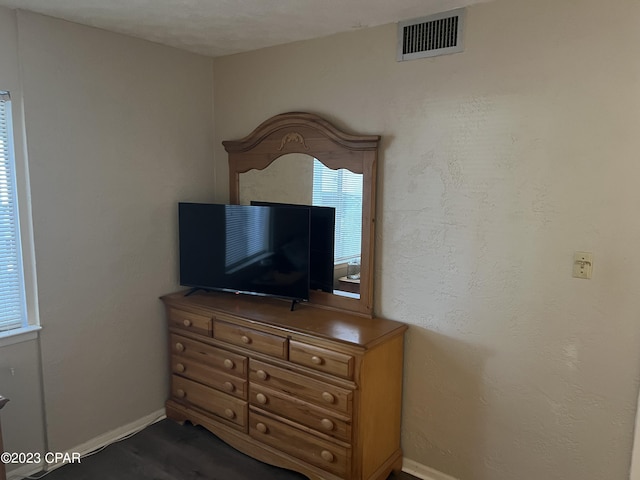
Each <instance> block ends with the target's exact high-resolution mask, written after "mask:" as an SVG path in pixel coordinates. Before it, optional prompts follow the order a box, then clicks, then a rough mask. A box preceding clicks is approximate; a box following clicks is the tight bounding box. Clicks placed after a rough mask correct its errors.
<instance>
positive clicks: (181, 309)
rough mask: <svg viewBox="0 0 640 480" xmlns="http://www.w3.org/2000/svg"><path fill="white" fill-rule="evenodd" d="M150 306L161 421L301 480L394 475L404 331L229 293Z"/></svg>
mask: <svg viewBox="0 0 640 480" xmlns="http://www.w3.org/2000/svg"><path fill="white" fill-rule="evenodd" d="M162 300H163V302H164V304H165V306H166V311H167V317H168V323H169V336H170V352H171V367H170V368H171V396H170V398H169V400H168V401H167V404H166V408H167V417H169V418H171V419H173V420H176V421H179V422H184V421H187V420H188V421H190V422H191V423H193V424H196V425H202V426H203V427H205V428H207V429H208V430H210V431H211V432H213V433H214V434H216V435H217V436H218V437H220V438H221V439H222V440H224V441H225V442H227V443H228V444H230V445H232V446H233V447H235V448H236V449H238V450H240V451H242V452H244V453H246V454H247V455H250V456H251V457H254V458H256V459H259V460H261V461H264V462H267V463H270V464H273V465H278V466H281V467H284V468H288V469H291V470H295V471H298V472H300V473H302V474H304V475H306V476H307V477H309V478H310V479H312V480H315V479H318V480H319V479H326V480H336V479H354V480H355V479H357V480H365V479H366V480H372V479H379V480H383V479H386V478H387V476H388V475H389V474H390V473H391V471H392V470H400V468H401V464H402V452H401V450H400V417H401V403H402V402H401V399H402V363H403V359H402V355H403V333H404V331H405V330H406V328H407V327H406V326H405V325H404V324H402V323H399V322H394V321H391V320H384V319H380V318H366V317H360V316H357V315H353V314H350V313H344V312H339V311H333V310H328V309H321V308H317V307H313V306H311V305H307V304H301V305H298V306H296V309H295V310H294V311H290V308H289V307H290V303H289V302H285V301H282V300H278V299H273V298H265V297H252V296H246V295H233V294H229V293H217V292H212V293H196V294H193V295H191V296H189V297H185V296H184V292H177V293H173V294H170V295H166V296H164V297H162Z"/></svg>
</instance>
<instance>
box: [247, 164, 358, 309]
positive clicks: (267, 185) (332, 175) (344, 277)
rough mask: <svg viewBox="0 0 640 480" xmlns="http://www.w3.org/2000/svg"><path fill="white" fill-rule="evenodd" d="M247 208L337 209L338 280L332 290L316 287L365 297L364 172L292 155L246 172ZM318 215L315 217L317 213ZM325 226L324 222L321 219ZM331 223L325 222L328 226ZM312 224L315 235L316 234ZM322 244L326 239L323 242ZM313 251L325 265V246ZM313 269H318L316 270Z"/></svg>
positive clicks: (335, 269)
mask: <svg viewBox="0 0 640 480" xmlns="http://www.w3.org/2000/svg"><path fill="white" fill-rule="evenodd" d="M239 196H240V204H241V205H250V204H251V202H255V201H257V202H270V203H274V202H275V203H285V204H297V205H313V206H317V207H332V208H333V212H335V218H334V222H335V223H334V224H335V235H334V238H333V240H334V243H333V245H334V249H333V255H332V256H333V281H332V284H331V288H329V289H327V288H326V287H323V288H318V287H317V286H314V285H313V284H312V285H311V287H312V288H317V289H319V290H323V289H324V291H328V293H334V294H336V295H342V296H346V297H351V298H357V299H359V298H360V259H361V256H362V250H361V245H360V244H361V237H362V221H361V219H362V174H361V173H353V172H350V171H349V170H346V169H344V168H342V169H339V170H332V169H330V168H328V167H327V166H326V165H324V164H323V163H322V162H320V161H319V160H317V159H314V158H313V157H312V156H310V155H307V154H301V153H288V154H285V155H283V156H281V157H279V158H278V159H276V160H274V161H273V163H271V164H270V165H269V166H268V167H267V168H265V169H264V170H250V171H248V172H245V173H242V174H240V179H239ZM312 215H313V214H312ZM319 221H320V222H323V220H322V219H319ZM326 223H327V222H326V221H324V222H323V224H326ZM313 224H314V221H313V220H312V232H311V233H312V235H313ZM320 226H322V225H320ZM319 240H320V243H322V239H321V238H319ZM313 242H314V240H313V239H312V245H311V250H312V254H313V252H314V250H315V251H316V252H317V253H316V260H317V261H320V260H321V259H320V258H319V257H321V256H322V255H323V253H324V252H322V251H320V249H321V248H322V245H320V247H319V248H318V247H316V248H314V244H313ZM313 268H314V267H313V266H312V271H313Z"/></svg>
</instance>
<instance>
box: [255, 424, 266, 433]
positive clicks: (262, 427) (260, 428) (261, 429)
mask: <svg viewBox="0 0 640 480" xmlns="http://www.w3.org/2000/svg"><path fill="white" fill-rule="evenodd" d="M256 430H258V431H259V432H260V433H267V432H268V431H269V429H268V428H267V426H266V425H265V424H264V423H258V424H257V425H256Z"/></svg>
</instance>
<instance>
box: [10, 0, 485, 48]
mask: <svg viewBox="0 0 640 480" xmlns="http://www.w3.org/2000/svg"><path fill="white" fill-rule="evenodd" d="M485 1H489V0H0V6H5V7H10V8H19V9H22V10H30V11H33V12H38V13H42V14H45V15H49V16H52V17H57V18H61V19H65V20H69V21H72V22H76V23H81V24H84V25H90V26H93V27H98V28H102V29H105V30H110V31H112V32H118V33H123V34H126V35H131V36H134V37H139V38H144V39H147V40H151V41H153V42H157V43H162V44H165V45H170V46H173V47H177V48H181V49H183V50H188V51H191V52H195V53H201V54H204V55H209V56H212V57H217V56H221V55H229V54H233V53H239V52H245V51H249V50H257V49H259V48H263V47H268V46H272V45H278V44H282V43H289V42H294V41H297V40H306V39H309V38H317V37H323V36H327V35H331V34H334V33H338V32H346V31H350V30H353V29H359V28H365V27H373V26H376V25H383V24H386V23H392V22H397V21H399V20H407V19H410V18H416V17H421V16H425V15H429V14H431V13H437V12H443V11H446V10H451V9H453V8H458V7H461V6H465V5H469V4H472V3H480V2H485Z"/></svg>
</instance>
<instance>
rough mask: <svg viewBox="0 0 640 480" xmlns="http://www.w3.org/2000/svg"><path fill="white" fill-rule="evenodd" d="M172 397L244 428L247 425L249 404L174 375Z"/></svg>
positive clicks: (172, 378)
mask: <svg viewBox="0 0 640 480" xmlns="http://www.w3.org/2000/svg"><path fill="white" fill-rule="evenodd" d="M171 396H172V397H173V398H174V399H176V400H177V401H179V402H183V403H189V404H191V405H193V406H194V407H198V408H201V409H203V410H206V411H207V412H210V413H213V414H214V415H217V416H218V417H220V418H223V419H225V420H227V422H231V423H232V424H235V425H237V426H238V427H242V428H244V427H245V426H246V424H247V402H243V401H242V400H238V399H237V398H234V397H231V396H229V395H226V394H224V393H222V392H218V391H217V390H214V389H212V388H209V387H205V386H204V385H200V384H199V383H196V382H192V381H191V380H187V379H186V378H182V377H178V376H177V375H172V377H171Z"/></svg>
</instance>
